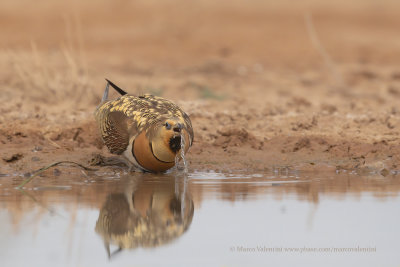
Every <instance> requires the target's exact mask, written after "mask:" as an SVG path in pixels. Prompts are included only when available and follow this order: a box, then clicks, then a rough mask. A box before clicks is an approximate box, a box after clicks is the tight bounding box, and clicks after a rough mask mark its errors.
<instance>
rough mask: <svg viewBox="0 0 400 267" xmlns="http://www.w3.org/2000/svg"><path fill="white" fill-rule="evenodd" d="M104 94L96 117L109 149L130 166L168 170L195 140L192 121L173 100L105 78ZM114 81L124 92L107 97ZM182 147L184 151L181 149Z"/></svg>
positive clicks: (156, 170) (148, 170) (120, 91)
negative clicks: (131, 90) (128, 88)
mask: <svg viewBox="0 0 400 267" xmlns="http://www.w3.org/2000/svg"><path fill="white" fill-rule="evenodd" d="M106 81H107V84H106V88H105V90H104V94H103V98H102V100H101V102H100V104H99V105H98V107H97V108H96V111H95V118H96V121H97V125H98V127H99V130H100V135H101V138H102V140H103V142H104V144H105V145H106V147H107V148H108V150H109V151H110V152H111V153H113V154H117V155H122V158H121V159H123V161H124V162H125V163H127V164H128V166H129V167H130V170H134V169H135V168H138V169H141V170H142V171H146V172H165V171H167V170H168V169H170V168H172V167H173V166H175V164H176V162H177V161H176V159H178V160H180V159H182V157H183V155H182V154H183V153H187V152H188V150H189V148H190V147H191V146H192V144H193V138H194V132H193V127H192V122H191V120H190V118H189V116H188V115H187V113H185V112H184V111H183V110H182V109H181V108H180V107H179V106H178V105H176V104H175V103H173V102H172V101H170V100H168V99H165V98H162V97H158V96H154V95H151V94H143V95H139V96H133V95H129V94H128V93H127V92H125V91H124V90H123V89H121V88H120V87H118V86H117V85H115V84H114V83H113V82H111V81H109V80H108V79H106ZM110 85H111V87H112V88H114V89H115V90H116V91H117V92H118V93H119V94H120V95H121V96H119V97H118V98H116V99H114V100H109V99H108V93H109V86H110ZM181 150H183V151H181Z"/></svg>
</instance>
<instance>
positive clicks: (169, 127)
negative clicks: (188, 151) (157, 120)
mask: <svg viewBox="0 0 400 267" xmlns="http://www.w3.org/2000/svg"><path fill="white" fill-rule="evenodd" d="M165 128H167V130H171V124H169V123H168V122H166V123H165Z"/></svg>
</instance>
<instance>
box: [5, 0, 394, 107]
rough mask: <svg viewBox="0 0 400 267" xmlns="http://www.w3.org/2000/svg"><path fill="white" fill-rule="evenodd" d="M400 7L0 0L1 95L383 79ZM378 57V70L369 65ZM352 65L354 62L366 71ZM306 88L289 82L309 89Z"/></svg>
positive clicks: (70, 96)
mask: <svg viewBox="0 0 400 267" xmlns="http://www.w3.org/2000/svg"><path fill="white" fill-rule="evenodd" d="M399 5H400V4H399V3H398V1H395V0H385V1H374V0H368V1H364V0H356V1H351V3H350V2H348V1H345V0H339V1H334V2H327V1H316V0H305V1H296V2H293V1H269V0H267V1H259V0H252V1H240V0H234V1H225V0H221V1H208V0H204V1H183V0H163V1H153V0H150V1H135V0H133V1H128V0H117V1H105V0H99V1H92V0H88V1H50V0H41V1H35V2H32V1H28V0H16V1H2V3H1V5H0V27H1V29H2V34H1V37H0V38H1V42H0V44H1V46H0V53H1V54H0V55H1V63H2V75H1V77H0V79H1V83H2V84H3V85H2V91H3V92H7V93H8V94H7V95H5V94H2V96H1V97H2V101H5V100H7V99H9V98H10V97H12V98H15V97H16V96H15V95H14V94H15V93H16V92H15V91H18V92H19V93H20V95H18V96H17V97H26V98H33V99H38V100H40V101H45V102H46V103H48V104H57V105H59V102H60V101H68V100H73V101H71V102H75V101H79V102H82V101H83V102H84V103H82V106H83V107H85V106H86V105H87V104H88V103H90V104H94V103H97V100H98V97H99V96H100V95H101V93H102V92H101V91H102V89H103V87H104V84H105V82H104V78H105V77H107V78H109V79H111V80H113V81H115V82H116V83H117V84H120V85H121V86H122V87H123V88H126V89H127V90H129V91H130V92H131V93H137V92H139V91H143V92H147V91H151V92H153V93H158V94H166V95H169V96H175V97H176V98H193V97H204V94H205V92H201V91H202V90H200V89H201V88H200V89H199V88H198V87H199V86H200V87H202V86H203V87H208V88H207V90H210V91H213V92H221V94H220V95H226V96H228V97H232V96H234V95H235V94H236V93H238V91H240V93H242V94H245V93H246V92H248V93H253V94H254V93H255V92H253V91H254V90H252V89H254V87H267V86H269V85H271V83H274V82H276V83H277V84H278V85H280V87H282V86H284V85H282V82H281V81H279V80H281V79H283V80H287V81H289V80H292V79H293V78H292V77H291V76H292V75H296V76H297V78H298V80H301V81H302V82H303V83H307V84H308V85H310V84H313V83H316V82H318V80H319V81H321V79H323V78H329V79H330V80H329V81H330V82H331V83H330V85H334V86H338V85H339V86H342V85H343V83H349V82H351V81H352V80H354V79H357V78H359V77H358V76H361V78H367V79H373V78H376V77H378V76H380V75H379V74H380V71H383V69H387V68H390V66H396V65H397V63H398V62H399V59H400V45H399V44H400V36H399V34H398V33H399V28H400V18H399V17H400V16H399V10H400V6H399ZM376 65H378V66H380V67H381V69H378V70H376V71H377V73H375V70H374V71H371V70H369V69H368V70H365V69H364V68H367V67H369V66H372V67H373V66H376ZM344 66H345V67H346V68H351V67H352V68H356V70H357V71H358V72H357V71H356V76H357V77H354V76H355V74H354V73H353V72H354V71H353V72H351V73H350V74H349V73H347V72H346V70H347V69H342V68H343V67H344ZM361 66H363V67H361ZM359 72H361V73H359ZM389 74H390V73H389ZM251 75H253V77H251ZM321 75H322V77H320V76H321ZM393 75H394V76H395V77H397V79H400V77H398V76H400V75H399V73H397V72H396V73H394V74H393ZM238 76H239V78H240V79H237V78H238ZM243 76H244V77H243ZM254 76H255V77H254ZM260 76H263V77H261V78H260ZM316 76H317V77H316ZM346 76H350V77H346ZM276 79H277V80H278V81H275V80H276ZM232 80H233V81H232ZM316 80H317V81H316ZM268 81H269V83H268ZM243 87H247V88H245V89H243ZM249 87H250V88H249ZM271 87H274V86H271ZM296 87H298V86H294V87H293V88H287V90H296V89H299V90H301V88H296ZM176 88H180V90H178V91H177V90H176ZM238 88H240V89H243V90H238ZM203 89H204V88H203ZM265 89H266V90H265V91H267V88H265ZM268 89H269V88H268ZM271 90H274V89H271ZM11 91H12V92H11ZM198 91H200V92H198ZM203 91H204V90H203ZM242 91H243V92H242ZM256 91H257V92H256V93H259V92H260V90H256ZM265 91H264V90H262V92H263V93H268V92H265ZM281 91H282V90H281ZM176 92H179V95H176V94H175V93H176ZM206 94H207V92H206ZM208 94H212V92H208ZM217 96H218V94H216V96H215V97H217ZM66 97H67V98H66ZM206 97H207V96H206ZM55 101H57V102H55ZM87 101H88V102H87ZM92 101H93V102H92Z"/></svg>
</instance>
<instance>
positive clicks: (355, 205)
mask: <svg viewBox="0 0 400 267" xmlns="http://www.w3.org/2000/svg"><path fill="white" fill-rule="evenodd" d="M61 170H62V169H61ZM22 179H23V178H22V177H18V176H13V177H11V176H6V177H1V182H0V184H1V185H0V220H1V222H2V227H1V228H0V236H1V240H0V258H1V262H2V263H1V266H27V265H28V264H29V265H32V266H266V265H269V266H294V265H296V266H299V265H307V266H399V264H400V257H399V256H398V251H399V249H400V245H399V240H400V231H399V225H400V197H399V192H400V179H399V178H398V177H397V176H391V177H390V176H388V177H382V176H358V175H355V174H348V173H341V174H312V175H311V174H301V173H298V172H292V173H289V172H288V173H285V174H283V175H282V174H279V173H253V174H249V173H229V174H223V173H215V172H189V173H188V174H187V175H184V174H182V173H177V172H172V173H170V174H164V175H153V174H141V173H135V174H133V175H132V174H131V175H127V174H124V173H123V172H121V173H120V172H113V171H110V172H97V173H92V174H88V173H85V172H75V173H74V172H69V173H68V174H67V173H64V172H61V174H60V173H57V175H56V176H55V175H45V176H42V177H36V178H35V179H34V180H33V181H32V182H31V183H29V184H27V185H26V187H25V188H24V189H23V190H17V189H15V186H16V185H17V184H18V183H19V182H20V181H22Z"/></svg>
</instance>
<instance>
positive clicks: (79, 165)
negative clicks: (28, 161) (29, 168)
mask: <svg viewBox="0 0 400 267" xmlns="http://www.w3.org/2000/svg"><path fill="white" fill-rule="evenodd" d="M63 163H66V164H73V165H77V166H78V167H80V168H82V169H84V170H86V171H97V170H98V169H93V168H88V167H86V166H83V165H82V164H79V163H76V162H73V161H57V162H54V163H52V164H50V165H48V166H45V167H43V168H40V169H39V170H37V171H34V172H33V173H31V174H30V177H29V178H27V179H25V180H24V181H23V182H22V183H21V184H20V185H18V186H17V188H18V189H20V188H22V187H23V186H24V185H26V184H27V183H29V182H30V181H32V179H33V178H35V177H36V176H38V175H39V174H41V173H42V172H44V171H45V170H48V169H50V168H52V167H55V166H57V165H60V164H63Z"/></svg>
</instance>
